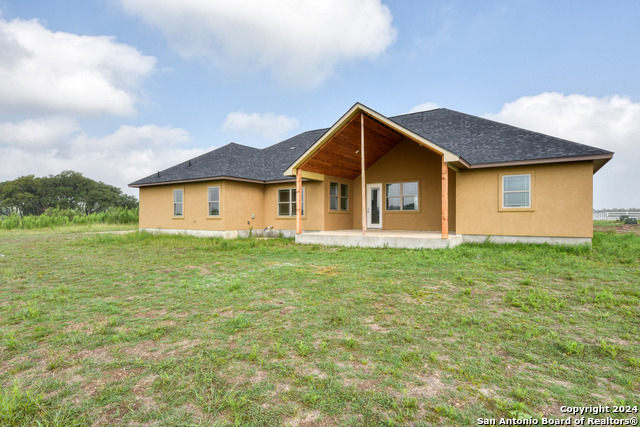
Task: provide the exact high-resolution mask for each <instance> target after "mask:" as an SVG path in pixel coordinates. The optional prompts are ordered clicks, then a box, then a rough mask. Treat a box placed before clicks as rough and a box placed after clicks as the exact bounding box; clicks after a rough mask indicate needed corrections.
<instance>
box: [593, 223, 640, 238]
mask: <svg viewBox="0 0 640 427" xmlns="http://www.w3.org/2000/svg"><path fill="white" fill-rule="evenodd" d="M593 231H600V232H604V233H607V232H611V231H614V232H615V233H617V234H635V235H636V236H640V224H616V225H596V226H594V227H593Z"/></svg>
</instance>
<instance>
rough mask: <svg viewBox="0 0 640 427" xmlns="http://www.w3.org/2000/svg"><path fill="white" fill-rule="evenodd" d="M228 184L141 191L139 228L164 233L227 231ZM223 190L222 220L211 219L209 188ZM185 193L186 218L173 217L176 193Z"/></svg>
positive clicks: (169, 186)
mask: <svg viewBox="0 0 640 427" xmlns="http://www.w3.org/2000/svg"><path fill="white" fill-rule="evenodd" d="M228 184H229V182H228V181H220V180H218V181H203V182H194V183H182V184H168V185H154V186H149V187H140V227H141V228H164V229H179V230H185V229H195V230H225V229H226V228H225V227H226V225H227V224H226V221H227V215H226V205H227V201H226V200H225V195H226V194H227V193H228V190H227V188H226V186H227V185H228ZM214 186H219V187H220V199H221V200H220V216H219V217H208V215H207V214H208V210H209V207H208V194H207V192H208V188H209V187H214ZM179 189H182V190H183V198H184V199H183V200H184V202H183V203H184V205H183V213H184V215H183V217H182V218H179V217H174V216H173V190H179Z"/></svg>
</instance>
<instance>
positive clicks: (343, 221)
mask: <svg viewBox="0 0 640 427" xmlns="http://www.w3.org/2000/svg"><path fill="white" fill-rule="evenodd" d="M332 182H335V183H338V184H346V185H348V186H349V198H348V199H349V202H348V208H349V209H348V210H347V211H342V210H340V197H339V192H340V187H339V186H338V210H335V211H332V210H330V209H329V208H330V206H331V205H330V189H331V184H330V183H332ZM359 191H360V185H359V184H358V187H357V188H356V187H355V186H354V181H350V180H348V179H342V178H336V177H332V176H328V175H325V178H324V188H323V192H324V200H323V205H324V206H323V209H324V229H325V230H349V229H351V228H353V212H354V209H353V208H354V203H353V201H354V200H355V199H354V196H353V195H354V194H355V193H356V192H359Z"/></svg>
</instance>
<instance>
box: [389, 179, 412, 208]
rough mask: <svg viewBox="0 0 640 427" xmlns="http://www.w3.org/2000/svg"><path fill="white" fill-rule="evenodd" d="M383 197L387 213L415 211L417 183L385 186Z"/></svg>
mask: <svg viewBox="0 0 640 427" xmlns="http://www.w3.org/2000/svg"><path fill="white" fill-rule="evenodd" d="M385 197H386V209H387V210H388V211H417V210H418V182H417V181H416V182H402V183H397V184H387V185H386V191H385Z"/></svg>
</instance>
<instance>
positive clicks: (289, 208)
mask: <svg viewBox="0 0 640 427" xmlns="http://www.w3.org/2000/svg"><path fill="white" fill-rule="evenodd" d="M301 196H302V197H301V199H302V205H301V206H300V214H301V215H302V216H304V188H302V191H301ZM278 216H296V189H295V188H281V189H280V190H278Z"/></svg>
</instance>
